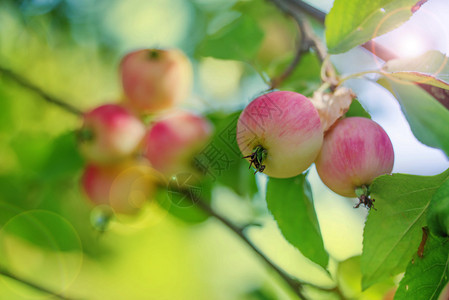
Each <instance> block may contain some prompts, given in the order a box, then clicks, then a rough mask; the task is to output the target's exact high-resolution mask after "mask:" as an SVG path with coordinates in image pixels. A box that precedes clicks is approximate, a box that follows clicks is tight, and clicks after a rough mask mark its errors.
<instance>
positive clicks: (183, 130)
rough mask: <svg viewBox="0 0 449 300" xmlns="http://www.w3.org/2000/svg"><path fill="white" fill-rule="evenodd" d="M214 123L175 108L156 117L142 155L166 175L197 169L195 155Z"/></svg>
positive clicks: (146, 137)
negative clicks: (157, 118)
mask: <svg viewBox="0 0 449 300" xmlns="http://www.w3.org/2000/svg"><path fill="white" fill-rule="evenodd" d="M211 134H212V126H211V124H210V123H209V121H207V120H206V119H204V118H203V117H201V116H197V115H194V114H192V113H189V112H184V111H176V112H172V113H170V114H168V115H166V116H164V117H162V118H161V119H160V120H158V121H156V122H155V123H154V124H153V126H152V127H151V128H150V129H149V131H148V132H147V134H146V135H145V137H144V141H143V155H144V156H145V157H146V158H147V159H148V160H149V161H150V163H151V165H152V167H154V168H155V169H156V170H158V171H160V172H161V173H163V174H164V175H166V176H167V177H171V176H172V175H176V174H178V173H181V172H195V170H194V168H193V163H194V161H193V159H194V156H195V155H196V154H197V153H198V152H199V151H200V150H201V149H202V148H203V147H205V146H206V143H207V142H208V140H209V138H210V136H211Z"/></svg>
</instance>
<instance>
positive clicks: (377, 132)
mask: <svg viewBox="0 0 449 300" xmlns="http://www.w3.org/2000/svg"><path fill="white" fill-rule="evenodd" d="M393 163H394V151H393V145H392V144H391V141H390V138H389V137H388V135H387V133H386V132H385V131H384V130H383V129H382V127H381V126H380V125H379V124H377V123H376V122H374V121H372V120H370V119H367V118H361V117H350V118H345V119H341V120H338V121H337V122H336V123H335V124H334V125H333V126H332V127H331V128H330V129H329V131H327V133H326V135H325V136H324V142H323V147H322V148H321V152H320V154H319V156H318V158H317V160H316V162H315V164H316V169H317V171H318V175H319V176H320V178H321V180H322V181H323V183H324V184H325V185H326V186H328V187H329V188H330V189H331V190H332V191H334V192H335V193H337V194H339V195H341V196H345V197H355V196H358V197H360V196H361V195H362V194H364V195H365V196H364V197H367V196H368V193H369V191H368V187H369V185H370V184H371V182H372V181H373V180H374V178H376V177H378V176H380V175H383V174H389V173H391V170H392V169H393ZM362 200H363V199H362Z"/></svg>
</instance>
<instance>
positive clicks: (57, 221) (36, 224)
mask: <svg viewBox="0 0 449 300" xmlns="http://www.w3.org/2000/svg"><path fill="white" fill-rule="evenodd" d="M2 231H4V232H7V233H11V234H14V235H16V236H19V237H21V238H23V239H24V240H27V241H29V242H31V243H33V244H35V245H38V246H40V247H42V248H46V249H49V250H52V251H80V250H81V249H82V246H81V242H80V239H79V236H78V232H76V231H75V229H74V228H73V225H72V224H70V223H69V222H68V221H67V220H66V219H64V218H63V217H62V216H60V215H58V214H56V213H53V212H50V211H46V210H30V211H26V212H23V213H21V214H17V215H16V216H14V217H12V218H10V219H9V221H8V222H7V223H6V224H5V225H4V226H3V227H2ZM1 233H2V232H1V231H0V234H1ZM0 250H1V249H0ZM2 254H3V255H1V256H4V255H5V254H4V253H2Z"/></svg>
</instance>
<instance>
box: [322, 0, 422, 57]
mask: <svg viewBox="0 0 449 300" xmlns="http://www.w3.org/2000/svg"><path fill="white" fill-rule="evenodd" d="M416 2H417V0H371V1H366V0H351V1H346V0H335V1H334V5H333V7H332V9H331V10H330V12H329V14H328V15H327V16H326V21H325V25H326V42H327V47H328V49H329V53H331V54H337V53H342V52H346V51H348V50H350V49H352V48H354V47H355V46H358V45H361V44H363V43H365V42H367V41H369V40H371V39H373V38H375V37H376V36H380V35H382V34H384V33H387V32H388V31H391V30H393V29H395V28H396V27H398V26H399V25H401V24H402V23H404V22H405V21H407V20H408V19H409V18H410V16H411V15H412V11H411V8H412V7H413V5H415V4H416Z"/></svg>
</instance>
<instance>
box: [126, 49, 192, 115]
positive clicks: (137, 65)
mask: <svg viewBox="0 0 449 300" xmlns="http://www.w3.org/2000/svg"><path fill="white" fill-rule="evenodd" d="M120 72H121V80H122V84H123V90H124V93H125V100H124V101H125V103H126V105H129V106H130V107H132V108H133V109H135V110H136V111H139V112H141V113H154V112H158V111H161V110H163V109H166V108H170V107H173V106H174V105H175V104H177V103H179V102H180V101H181V100H183V99H184V98H186V97H187V96H188V94H189V92H190V89H191V85H192V77H193V74H192V73H193V71H192V66H191V64H190V61H189V59H188V58H187V57H186V56H185V55H184V53H182V52H181V51H180V50H176V49H171V50H161V49H144V50H137V51H134V52H131V53H129V54H127V55H126V56H125V57H124V58H123V59H122V61H121V64H120Z"/></svg>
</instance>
